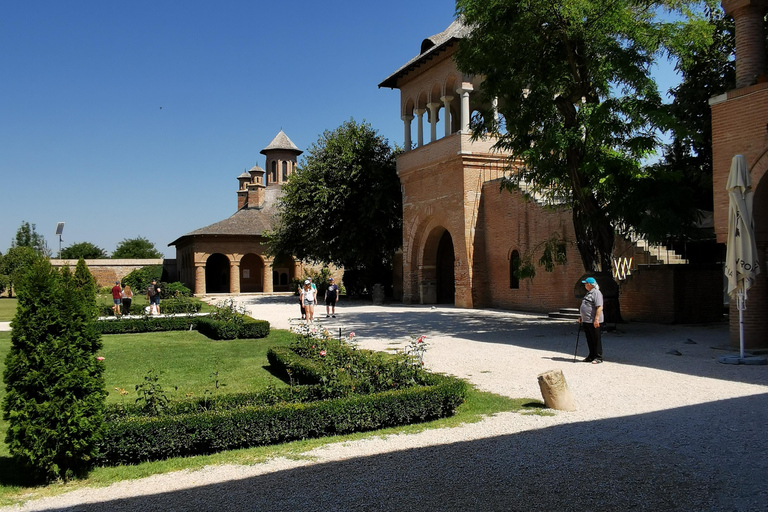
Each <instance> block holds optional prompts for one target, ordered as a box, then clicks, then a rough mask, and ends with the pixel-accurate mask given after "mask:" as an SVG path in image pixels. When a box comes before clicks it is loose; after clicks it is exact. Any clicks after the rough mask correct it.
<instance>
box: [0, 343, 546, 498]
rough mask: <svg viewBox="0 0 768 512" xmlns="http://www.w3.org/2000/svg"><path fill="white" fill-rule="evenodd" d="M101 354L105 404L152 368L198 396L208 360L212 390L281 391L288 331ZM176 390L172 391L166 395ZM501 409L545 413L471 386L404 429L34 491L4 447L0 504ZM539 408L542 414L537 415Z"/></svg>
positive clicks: (1, 346)
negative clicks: (281, 355)
mask: <svg viewBox="0 0 768 512" xmlns="http://www.w3.org/2000/svg"><path fill="white" fill-rule="evenodd" d="M103 339H104V349H103V350H102V352H101V355H103V356H104V357H105V358H106V360H105V363H107V370H106V372H105V380H106V385H107V390H108V391H109V392H110V395H109V396H108V397H107V401H108V402H120V401H121V400H125V401H126V402H128V401H133V400H135V398H136V393H135V390H134V386H135V385H136V384H138V383H139V382H140V381H141V380H142V378H143V376H144V375H145V374H146V371H147V369H148V368H150V367H152V368H155V369H156V370H158V371H160V372H161V384H163V387H164V388H166V390H167V391H170V393H169V396H173V397H183V396H184V395H185V394H186V393H190V392H191V393H194V394H196V395H197V394H202V393H205V392H206V390H209V391H210V390H211V386H212V384H213V381H214V379H213V377H212V376H211V374H212V373H213V371H214V365H213V361H214V360H215V359H217V358H218V360H219V378H220V380H221V382H223V383H225V384H227V385H226V386H225V387H223V388H220V389H219V391H218V392H220V393H221V392H226V393H235V392H239V391H245V390H253V389H254V388H263V387H266V386H268V385H275V386H285V385H286V384H285V383H283V382H282V381H280V380H278V379H277V378H276V377H274V376H273V375H272V374H271V373H269V371H268V369H267V368H265V366H266V365H267V364H268V363H267V358H266V350H267V348H268V347H269V346H275V345H288V344H290V342H291V341H292V340H293V337H292V335H291V334H290V333H289V332H287V331H281V330H273V331H272V332H271V333H270V335H269V336H268V337H267V338H264V339H263V340H233V341H226V342H213V341H210V340H208V339H207V338H206V337H204V336H202V335H200V334H199V333H197V332H196V331H192V332H187V331H184V332H165V333H152V334H126V335H112V336H104V337H103ZM10 342H11V336H10V333H9V332H0V362H4V361H5V356H6V354H7V353H8V351H9V349H10ZM174 386H178V390H173V387H174ZM115 387H117V388H123V389H125V390H126V391H128V392H129V393H128V394H127V395H124V396H121V395H120V394H119V393H116V392H115V391H114V388H115ZM4 396H5V387H4V386H2V387H0V399H2V398H3V397H4ZM502 411H513V412H521V413H535V414H542V413H544V414H546V412H543V411H542V404H541V402H538V401H535V400H530V399H510V398H507V397H503V396H499V395H495V394H493V393H487V392H481V391H477V390H474V389H470V390H469V391H468V393H467V401H466V402H465V403H464V404H462V405H461V406H460V407H459V409H458V411H457V413H456V415H454V416H452V417H449V418H442V419H439V420H435V421H431V422H428V423H421V424H417V425H405V426H400V427H392V428H387V429H381V430H377V431H373V432H363V433H356V434H350V435H345V436H335V437H325V438H320V439H308V440H303V441H294V442H291V443H285V444H281V445H270V446H259V447H255V448H246V449H242V450H231V451H227V452H221V453H216V454H211V455H200V456H194V457H182V458H174V459H168V460H163V461H155V462H145V463H141V464H137V465H135V466H116V467H99V468H95V469H94V470H93V471H91V473H90V474H89V476H88V478H85V479H82V480H75V481H71V482H67V483H53V484H49V485H44V486H34V485H31V484H30V483H29V482H28V481H25V479H24V478H23V477H22V476H20V471H19V470H18V469H17V468H16V466H15V465H14V463H13V461H12V460H11V458H10V457H9V453H8V449H7V446H6V445H5V443H2V446H0V506H7V505H13V504H16V503H21V502H23V501H26V500H29V499H35V498H42V497H46V496H53V495H58V494H61V493H64V492H69V491H72V490H76V489H80V488H83V487H103V486H107V485H110V484H112V483H115V482H119V481H122V480H133V479H138V478H144V477H147V476H151V475H155V474H162V473H168V472H171V471H178V470H183V469H187V470H195V469H200V468H203V467H205V466H209V465H220V464H256V463H260V462H265V461H267V460H269V459H272V458H275V457H287V458H292V459H299V458H305V457H306V455H305V453H306V452H307V451H310V450H312V449H314V448H317V447H320V446H323V445H326V444H330V443H337V442H345V441H354V440H358V439H365V438H369V437H376V436H386V435H392V434H411V433H417V432H421V431H424V430H427V429H434V428H447V427H455V426H458V425H461V424H463V423H472V422H477V421H479V420H481V419H482V418H483V417H484V416H487V415H491V414H494V413H498V412H502ZM544 411H546V410H544ZM6 427H7V424H6V422H5V421H0V435H1V436H2V438H4V437H5V429H6Z"/></svg>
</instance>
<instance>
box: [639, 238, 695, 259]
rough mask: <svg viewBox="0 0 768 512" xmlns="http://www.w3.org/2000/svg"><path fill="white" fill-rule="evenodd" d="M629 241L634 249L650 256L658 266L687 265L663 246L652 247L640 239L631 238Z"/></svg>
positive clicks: (680, 257)
mask: <svg viewBox="0 0 768 512" xmlns="http://www.w3.org/2000/svg"><path fill="white" fill-rule="evenodd" d="M630 241H631V242H632V243H633V244H634V245H635V247H637V248H639V249H642V250H643V252H645V253H647V254H648V255H650V256H651V258H653V259H655V260H656V264H659V265H684V264H686V263H688V260H686V259H685V258H683V257H682V256H680V255H679V254H677V253H676V252H675V251H672V250H669V249H667V248H666V247H664V246H663V245H652V244H651V243H649V242H648V241H647V240H644V239H642V238H640V237H634V236H633V237H631V238H630Z"/></svg>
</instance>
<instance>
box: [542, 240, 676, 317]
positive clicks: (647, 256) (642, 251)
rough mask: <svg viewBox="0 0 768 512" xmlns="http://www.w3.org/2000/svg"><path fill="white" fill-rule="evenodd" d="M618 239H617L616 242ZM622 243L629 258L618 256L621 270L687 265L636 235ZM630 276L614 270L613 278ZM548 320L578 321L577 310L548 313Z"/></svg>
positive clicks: (665, 249) (674, 255)
mask: <svg viewBox="0 0 768 512" xmlns="http://www.w3.org/2000/svg"><path fill="white" fill-rule="evenodd" d="M618 240H619V238H618V237H617V241H618ZM624 242H625V243H627V244H629V245H630V247H629V250H627V249H624V250H623V251H621V252H622V254H627V253H628V254H629V255H630V258H627V257H626V256H619V258H618V259H617V260H616V264H617V265H618V266H623V268H622V270H626V269H630V267H634V268H635V269H636V268H637V266H638V265H641V264H645V265H684V264H686V263H688V260H686V259H685V258H683V257H682V256H680V255H679V254H677V253H676V252H675V251H672V250H670V249H667V248H666V247H664V246H663V245H654V244H651V243H649V242H648V241H647V240H645V239H642V238H640V237H639V236H636V235H630V237H629V239H624ZM630 274H631V269H630V270H626V271H622V272H619V275H618V276H617V272H616V269H614V277H616V278H617V279H618V280H619V282H621V280H622V279H626V278H627V276H628V275H630ZM548 316H549V318H553V319H560V320H562V319H578V318H579V310H578V309H576V308H560V309H559V310H558V311H554V312H551V313H549V315H548Z"/></svg>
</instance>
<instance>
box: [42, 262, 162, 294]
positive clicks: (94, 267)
mask: <svg viewBox="0 0 768 512" xmlns="http://www.w3.org/2000/svg"><path fill="white" fill-rule="evenodd" d="M77 261H78V260H60V259H51V265H53V266H54V267H56V268H61V267H63V266H65V265H67V266H69V268H70V269H72V271H73V272H74V270H75V267H76V266H77ZM85 264H86V265H88V270H90V271H91V274H93V277H95V278H96V284H97V286H99V287H102V286H112V285H114V284H115V281H122V279H123V278H124V277H125V276H127V275H128V274H130V273H131V272H132V271H134V270H136V269H139V268H141V267H148V266H150V265H163V267H164V268H165V267H168V266H169V265H170V266H172V267H173V268H174V269H175V267H176V260H175V259H172V260H169V259H163V258H153V259H98V260H85ZM171 280H172V281H175V279H171Z"/></svg>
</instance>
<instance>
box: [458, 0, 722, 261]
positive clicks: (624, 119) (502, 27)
mask: <svg viewBox="0 0 768 512" xmlns="http://www.w3.org/2000/svg"><path fill="white" fill-rule="evenodd" d="M675 4H679V5H673V3H672V2H658V1H637V0H528V1H525V2H521V1H517V0H458V2H457V14H458V15H459V16H460V17H461V18H462V19H463V22H464V23H465V24H467V25H468V26H470V27H472V31H471V34H470V35H469V36H468V37H467V38H465V39H464V40H462V41H461V44H460V45H459V50H458V52H457V55H456V62H457V64H458V66H459V68H460V69H461V70H462V71H463V72H465V73H468V74H472V75H477V76H482V77H483V78H484V82H483V85H482V94H483V97H482V99H483V100H484V104H485V106H484V107H481V108H480V114H479V115H477V116H475V119H474V120H473V130H474V132H475V135H477V136H483V135H487V134H489V133H490V134H492V135H494V136H496V137H497V143H496V146H497V147H498V148H500V149H503V150H506V151H509V152H511V153H512V154H513V155H514V160H512V161H511V162H510V168H509V169H510V172H509V173H508V180H507V181H506V183H507V185H508V186H510V187H516V186H518V185H519V184H520V182H525V183H526V184H527V186H528V187H529V190H530V189H532V190H533V191H535V192H538V193H541V194H544V195H545V196H549V197H550V198H553V199H555V198H556V199H557V200H560V201H565V202H566V203H567V204H568V206H570V207H571V209H572V212H573V224H574V228H575V233H576V244H577V246H578V249H579V253H580V255H581V258H582V262H583V264H584V267H585V269H587V270H589V271H597V270H599V269H601V268H602V269H603V270H604V271H607V270H608V269H610V268H611V256H612V253H613V243H614V236H615V232H616V230H617V228H618V230H619V231H623V230H626V229H629V228H635V229H636V230H637V228H638V226H642V225H643V223H642V222H641V221H642V220H644V216H645V215H646V213H647V212H648V205H647V202H646V201H647V199H648V196H647V194H649V193H650V192H651V191H659V190H661V191H668V190H671V187H672V186H674V184H675V183H679V179H678V178H677V177H676V176H668V175H666V174H665V173H662V172H653V170H652V169H651V170H648V169H644V168H643V167H642V166H641V162H642V161H643V159H645V158H647V157H649V156H651V155H652V154H653V153H654V151H655V150H656V148H657V146H658V144H659V143H658V139H657V134H658V131H657V130H659V129H666V128H667V127H668V124H669V119H670V117H669V113H668V111H667V109H666V108H664V106H663V105H662V101H661V97H660V95H659V92H658V90H657V86H656V83H655V82H654V80H653V78H652V76H651V67H652V65H653V63H654V62H655V59H657V58H659V57H660V56H662V55H663V54H664V52H666V51H668V46H672V45H673V44H675V43H678V42H680V41H684V40H687V41H688V44H689V45H690V46H691V47H692V48H694V47H696V48H700V47H704V46H706V45H707V44H708V43H709V41H711V39H710V37H711V36H710V34H711V28H710V26H709V24H708V23H706V20H701V19H699V18H697V17H696V16H695V14H696V13H694V12H688V11H686V12H684V13H683V14H685V15H686V16H688V18H687V19H686V20H685V21H679V22H678V21H674V20H672V21H665V19H663V18H662V17H661V15H662V14H663V10H664V9H665V8H667V7H685V4H686V2H676V3H675ZM494 99H498V112H499V113H500V114H501V115H502V117H501V118H497V117H496V116H494V113H493V110H492V107H491V105H492V104H493V100H494ZM628 197H634V198H640V199H641V200H638V201H630V200H627V198H628ZM642 199H645V200H646V201H643V200H642ZM658 203H659V204H655V205H654V206H658V207H665V208H668V207H672V206H676V205H677V204H679V203H676V202H673V203H672V204H669V203H668V202H666V201H659V202H658ZM656 215H657V216H659V217H661V215H660V214H658V213H657V214H656ZM678 218H679V219H684V220H685V221H686V222H688V223H693V221H694V220H695V214H694V213H692V212H691V213H688V215H687V216H686V213H685V211H681V212H678ZM652 224H653V223H646V226H650V225H652ZM662 229H663V228H662ZM642 234H646V235H658V234H657V233H650V229H649V233H642Z"/></svg>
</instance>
